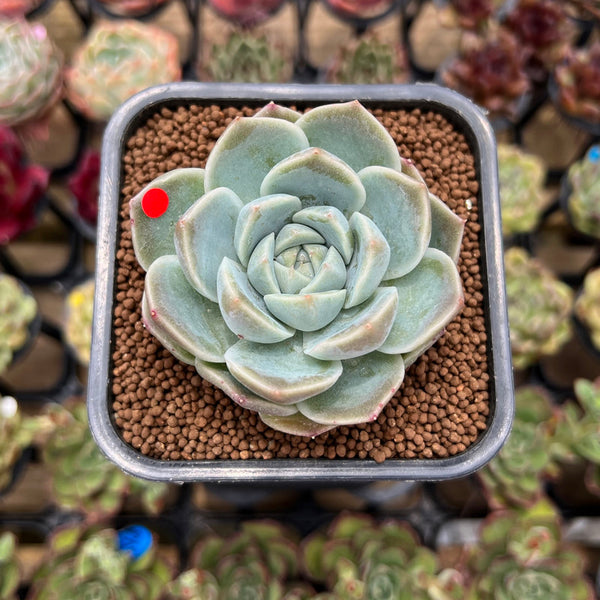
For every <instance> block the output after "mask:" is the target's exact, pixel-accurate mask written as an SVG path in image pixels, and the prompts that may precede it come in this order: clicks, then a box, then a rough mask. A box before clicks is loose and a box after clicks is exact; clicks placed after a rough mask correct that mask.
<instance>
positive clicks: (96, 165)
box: [69, 150, 100, 225]
mask: <svg viewBox="0 0 600 600" xmlns="http://www.w3.org/2000/svg"><path fill="white" fill-rule="evenodd" d="M99 177H100V154H99V153H98V152H96V151H94V150H88V151H87V152H85V153H84V155H83V157H82V159H81V161H80V163H79V165H78V167H77V171H75V173H73V175H71V177H70V178H69V189H70V190H71V193H72V194H73V196H75V200H77V212H78V213H79V215H80V216H81V218H82V219H83V220H84V221H87V222H88V223H90V224H92V225H95V224H96V222H97V220H98V185H99Z"/></svg>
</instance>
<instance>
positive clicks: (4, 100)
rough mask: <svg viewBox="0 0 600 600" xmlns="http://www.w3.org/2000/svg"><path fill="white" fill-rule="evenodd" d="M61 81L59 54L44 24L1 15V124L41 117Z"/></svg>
mask: <svg viewBox="0 0 600 600" xmlns="http://www.w3.org/2000/svg"><path fill="white" fill-rule="evenodd" d="M61 83H62V57H61V54H60V52H59V51H58V50H57V49H56V48H55V47H54V45H53V44H52V42H51V41H50V38H49V37H48V34H47V32H46V29H45V28H44V26H43V25H41V24H40V23H35V24H29V23H27V22H26V21H25V20H22V19H15V20H12V19H5V18H2V17H0V125H17V124H21V123H24V122H25V121H28V120H30V119H34V118H37V117H40V116H42V114H43V113H44V112H45V111H46V109H48V108H49V107H50V106H51V105H52V104H53V103H54V101H56V100H57V99H58V96H59V94H60V91H61Z"/></svg>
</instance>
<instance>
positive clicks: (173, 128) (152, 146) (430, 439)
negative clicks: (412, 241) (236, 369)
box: [112, 105, 489, 462]
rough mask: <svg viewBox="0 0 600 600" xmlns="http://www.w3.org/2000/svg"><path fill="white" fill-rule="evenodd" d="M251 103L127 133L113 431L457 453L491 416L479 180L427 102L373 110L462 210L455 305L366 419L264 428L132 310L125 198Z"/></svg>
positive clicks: (357, 454)
mask: <svg viewBox="0 0 600 600" xmlns="http://www.w3.org/2000/svg"><path fill="white" fill-rule="evenodd" d="M256 110H258V109H254V108H247V107H244V108H242V109H238V108H232V107H228V108H221V107H219V106H215V105H211V106H205V107H202V106H195V105H193V106H189V107H180V108H178V109H177V110H174V111H173V110H169V109H167V108H162V109H161V110H160V111H159V112H157V113H156V114H155V115H153V116H152V117H151V118H150V119H149V120H148V121H147V123H146V124H145V125H144V126H142V127H140V128H139V129H138V131H137V132H136V134H135V135H134V136H133V137H132V138H131V139H130V140H129V141H128V143H127V151H126V153H125V156H124V158H123V169H124V185H123V189H122V204H121V212H120V220H121V232H120V240H119V249H118V251H117V265H116V266H117V275H116V277H117V280H116V290H117V292H116V299H115V310H114V320H113V327H114V331H113V348H114V351H113V355H112V358H113V379H112V393H113V405H112V407H113V411H114V416H115V422H116V425H117V427H118V428H119V429H120V431H121V435H122V436H123V439H124V440H125V441H126V442H127V443H129V444H131V446H133V447H134V448H136V449H138V450H139V451H140V452H141V453H142V454H145V455H147V456H150V457H153V458H159V459H164V460H196V459H200V460H201V459H234V460H238V459H242V460H244V459H248V458H262V459H268V458H298V457H299V458H324V459H325V458H326V459H334V458H345V459H353V458H359V459H366V458H371V459H374V460H375V461H377V462H382V461H384V460H385V459H386V458H393V457H394V458H442V457H447V456H451V455H455V454H458V453H460V452H463V451H464V450H465V449H466V448H468V447H469V446H470V445H471V444H472V443H473V442H474V441H476V440H477V438H478V437H479V435H480V434H481V432H482V431H483V430H484V429H485V428H486V421H487V417H488V414H489V402H488V400H489V397H488V373H487V336H486V328H485V320H484V298H483V294H482V281H481V277H482V275H481V254H480V247H479V230H480V225H479V215H478V197H477V195H478V189H479V184H478V180H477V175H476V172H475V160H474V158H473V155H472V154H471V151H470V149H469V146H468V144H467V143H466V141H465V139H464V137H463V135H462V134H460V133H459V132H457V131H456V130H455V129H454V128H453V127H452V125H451V124H450V123H448V121H446V119H445V118H444V117H443V116H442V115H440V114H437V113H435V112H422V111H421V110H419V109H415V110H412V111H404V110H398V111H390V110H374V111H373V114H374V115H375V116H376V117H377V118H378V119H379V120H380V121H381V122H382V123H383V125H384V126H385V127H386V128H387V129H388V131H389V132H390V134H391V135H392V137H393V138H394V140H395V141H396V143H397V145H398V149H399V151H400V154H401V155H402V156H403V157H405V158H409V159H411V160H413V161H414V163H415V164H416V166H417V167H418V169H419V171H420V172H421V174H422V175H423V177H424V178H425V181H426V183H427V185H428V186H429V189H430V190H431V191H432V192H433V193H434V194H436V195H437V196H439V197H440V198H441V199H442V200H443V201H444V202H446V204H448V206H449V207H450V208H451V209H452V210H453V211H454V212H455V213H457V214H458V215H459V216H461V217H462V218H464V219H466V226H465V234H464V238H463V242H462V248H461V256H460V261H459V265H458V266H459V270H460V274H461V277H462V282H463V286H464V291H465V307H464V309H463V311H462V313H461V314H460V315H459V316H458V317H457V318H456V319H455V320H454V321H453V322H452V323H450V325H448V327H447V329H446V332H445V333H444V335H443V336H442V337H441V338H440V340H439V341H438V342H437V343H436V344H435V345H434V346H433V347H432V348H431V349H430V350H429V351H428V352H426V353H425V354H424V355H423V356H421V357H420V358H419V359H418V360H417V362H416V363H415V364H414V365H412V366H411V367H410V368H409V369H408V370H407V373H406V376H405V378H404V383H403V384H402V386H401V387H400V389H399V391H398V392H397V393H396V395H395V396H394V397H393V398H392V399H391V400H390V402H389V404H388V405H387V406H386V407H385V408H384V409H383V411H382V412H381V414H380V415H379V418H378V419H377V420H376V421H374V422H372V423H365V424H362V425H354V426H343V427H338V428H336V429H333V430H331V431H329V432H327V433H324V434H322V435H320V436H318V437H317V438H315V439H310V438H303V437H298V436H293V435H288V434H284V433H281V432H279V431H274V430H273V429H271V428H269V427H267V426H266V425H265V424H264V423H262V421H261V420H260V418H259V417H258V415H257V414H256V413H253V412H250V411H248V410H245V409H243V408H241V407H240V406H238V405H236V404H235V403H234V402H233V401H232V400H230V399H229V398H228V397H226V396H225V395H224V394H223V392H222V391H221V390H219V389H217V388H215V387H214V386H213V385H211V384H210V383H208V382H206V381H204V380H203V379H202V378H201V377H200V376H199V375H198V374H197V372H196V370H195V369H194V367H193V366H190V365H185V364H183V363H181V362H179V361H178V360H177V359H175V358H174V357H173V356H172V355H171V354H170V353H169V352H168V351H167V350H165V349H164V348H163V347H162V346H161V344H160V343H159V342H158V341H156V340H155V339H154V338H153V337H152V336H151V335H150V334H149V333H148V332H147V331H146V330H145V329H144V326H143V324H142V319H141V307H140V304H141V299H142V293H143V289H144V272H143V270H142V269H141V267H140V266H139V265H138V263H137V260H136V258H135V255H134V252H133V247H132V243H131V231H130V222H129V200H130V199H131V198H132V197H133V196H135V195H136V194H137V193H138V192H139V191H140V190H141V189H142V188H143V187H144V186H145V185H147V184H148V183H150V182H151V181H152V180H153V179H154V178H155V177H157V176H158V175H161V174H162V173H165V172H167V171H170V170H172V169H176V168H181V167H204V165H205V163H206V159H207V157H208V154H209V152H210V151H211V150H212V148H213V146H214V144H215V141H216V140H217V139H218V137H219V136H220V135H221V134H222V133H223V131H224V130H225V127H227V125H229V123H230V122H231V121H232V120H233V119H234V118H235V117H236V116H239V115H244V116H251V115H252V114H254V112H256Z"/></svg>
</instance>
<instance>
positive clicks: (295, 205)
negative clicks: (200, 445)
mask: <svg viewBox="0 0 600 600" xmlns="http://www.w3.org/2000/svg"><path fill="white" fill-rule="evenodd" d="M165 199H166V200H167V202H168V204H165V203H164V202H165ZM165 207H166V209H165ZM157 208H160V210H158V211H157V212H154V211H155V210H156V209H157ZM163 209H165V210H163ZM130 215H131V220H132V226H131V227H132V240H133V246H134V250H135V253H136V256H137V259H138V262H139V263H140V265H141V267H142V268H143V269H145V270H146V271H147V272H146V276H145V290H144V296H143V300H142V316H143V321H144V324H145V326H146V328H147V329H148V330H149V331H150V333H151V334H153V335H154V336H155V337H156V338H157V339H158V340H159V341H160V342H162V344H163V345H164V346H165V347H166V348H167V349H168V350H169V351H171V353H172V354H174V355H175V356H176V357H177V358H179V359H180V360H182V361H183V362H185V363H188V364H193V365H195V367H196V370H197V371H198V373H199V374H200V375H201V376H202V377H204V379H206V380H208V381H209V382H211V383H213V384H214V385H216V386H217V387H219V388H220V389H222V390H223V391H224V392H225V393H226V394H228V395H229V396H230V397H231V398H232V399H233V400H234V401H235V402H237V403H238V404H240V405H241V406H243V407H245V408H248V409H251V410H255V411H258V413H259V414H260V417H261V419H262V420H263V421H264V422H265V423H266V424H267V425H269V426H271V427H273V428H275V429H278V430H280V431H284V432H288V433H292V434H296V435H303V436H316V435H319V434H320V433H323V432H325V431H327V430H329V429H332V428H334V427H336V426H338V425H350V424H355V423H363V422H366V421H373V420H375V419H376V418H377V416H378V415H379V413H380V412H381V410H382V409H383V407H384V406H385V405H386V404H387V402H388V401H389V400H390V398H391V397H392V396H393V395H394V393H395V392H396V390H397V389H398V388H399V386H400V384H401V383H402V380H403V377H404V369H405V367H406V365H408V364H411V363H412V362H413V361H414V360H415V358H416V357H417V356H418V355H420V354H421V353H422V352H424V351H425V350H426V349H427V348H429V346H431V344H433V343H434V341H435V340H436V339H437V338H438V337H439V336H440V335H441V333H442V332H443V330H444V327H445V326H446V324H447V323H449V322H450V321H451V320H452V319H453V318H454V317H455V316H456V314H457V313H458V312H459V311H460V309H461V307H462V306H463V304H464V299H463V290H462V283H461V280H460V276H459V273H458V269H457V267H456V264H455V261H456V260H457V259H458V255H459V251H460V243H461V239H462V232H463V226H464V222H463V220H462V219H460V218H459V217H458V216H457V215H455V214H454V213H453V212H452V211H451V210H450V209H449V208H448V207H447V206H446V205H445V204H443V203H442V201H441V200H439V199H438V198H436V197H435V196H433V195H432V194H431V193H429V191H428V190H427V187H426V185H425V183H424V181H423V179H422V178H421V176H420V175H419V173H418V171H417V169H416V168H415V167H414V165H413V164H412V163H411V162H410V161H406V160H403V159H402V158H401V157H400V156H399V154H398V149H397V146H396V144H395V142H394V140H393V139H392V138H391V136H390V135H389V133H388V132H387V131H386V130H385V129H384V128H383V126H382V125H381V124H380V123H379V121H377V119H376V118H375V117H374V116H373V115H372V114H370V113H369V112H368V111H367V110H366V109H365V108H364V107H363V106H362V105H361V104H360V103H359V102H348V103H343V104H337V105H324V106H320V107H318V108H314V109H312V110H311V111H310V112H307V113H306V114H304V115H302V116H301V115H299V114H298V113H296V112H294V111H292V110H290V109H287V108H283V107H280V106H277V105H275V104H272V103H271V104H269V105H267V106H266V107H265V108H263V109H262V110H261V111H259V112H258V113H257V115H255V116H254V117H245V118H238V119H236V120H235V121H233V122H232V124H231V125H230V126H229V127H228V128H227V130H226V131H225V132H224V133H223V134H222V135H221V137H220V138H219V140H218V141H217V143H216V145H215V147H214V149H213V150H212V152H211V154H210V156H209V158H208V161H207V163H206V169H205V170H204V169H191V168H189V169H178V170H175V171H171V172H169V173H166V174H164V175H161V176H159V177H158V178H157V179H155V180H154V181H153V182H151V183H150V184H149V185H148V186H146V187H145V188H144V189H143V190H142V191H141V192H140V193H139V194H137V195H136V196H135V197H134V198H133V199H132V200H131V202H130ZM149 215H150V216H149ZM157 215H160V216H157Z"/></svg>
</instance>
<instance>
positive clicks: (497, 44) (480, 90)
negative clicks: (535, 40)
mask: <svg viewBox="0 0 600 600" xmlns="http://www.w3.org/2000/svg"><path fill="white" fill-rule="evenodd" d="M441 79H442V81H443V83H444V84H445V85H447V86H448V87H451V88H453V89H455V90H457V91H458V92H460V93H461V94H464V95H465V96H469V97H470V98H471V100H473V102H475V103H477V104H479V105H480V106H482V107H483V108H486V109H487V110H489V111H490V112H491V113H492V114H493V115H494V116H505V117H509V118H515V117H516V116H517V113H518V112H519V108H520V102H521V101H522V98H523V96H524V95H525V94H526V93H527V92H528V91H529V90H530V82H529V78H528V76H527V74H526V72H525V54H524V52H523V49H522V47H521V46H520V44H519V42H518V41H517V39H516V38H515V37H514V36H513V35H512V34H511V33H509V32H508V31H504V30H500V31H498V32H496V33H495V34H494V35H490V37H489V38H487V37H486V38H483V37H478V36H474V35H467V34H465V36H464V43H463V47H462V49H461V51H460V53H459V55H458V56H457V57H456V58H455V59H454V60H452V61H450V63H449V64H448V65H447V67H446V68H445V69H442V72H441Z"/></svg>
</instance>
